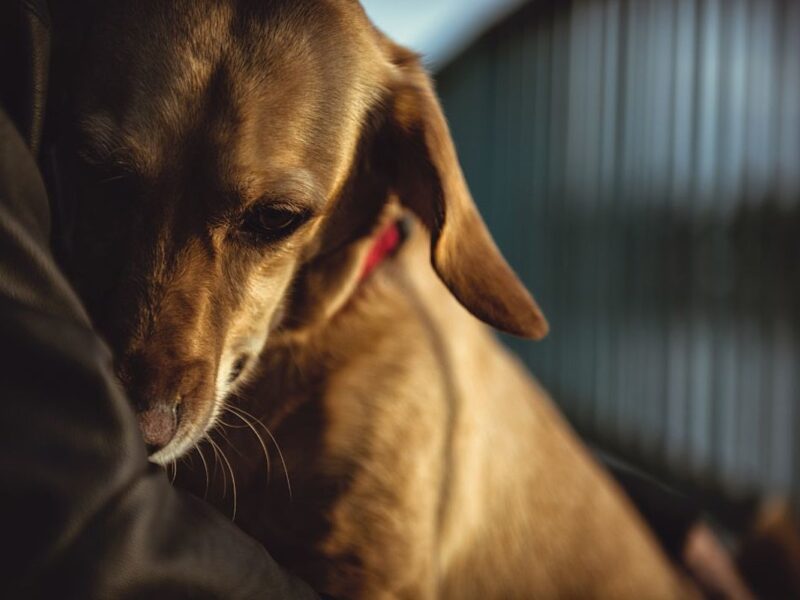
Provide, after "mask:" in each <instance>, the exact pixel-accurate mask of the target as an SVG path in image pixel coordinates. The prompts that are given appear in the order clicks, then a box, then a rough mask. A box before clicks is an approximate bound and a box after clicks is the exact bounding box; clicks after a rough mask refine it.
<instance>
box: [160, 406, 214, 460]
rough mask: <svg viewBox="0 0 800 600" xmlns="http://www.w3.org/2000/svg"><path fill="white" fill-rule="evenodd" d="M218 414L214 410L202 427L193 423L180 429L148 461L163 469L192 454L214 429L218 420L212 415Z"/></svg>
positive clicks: (188, 423)
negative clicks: (189, 453)
mask: <svg viewBox="0 0 800 600" xmlns="http://www.w3.org/2000/svg"><path fill="white" fill-rule="evenodd" d="M215 404H216V402H215ZM218 413H219V409H217V408H214V409H213V410H212V411H211V415H209V416H208V417H207V418H206V419H203V421H204V423H203V424H202V425H201V424H196V423H191V421H189V422H187V423H186V425H184V426H183V427H180V428H179V429H178V431H177V432H176V434H175V437H173V438H172V440H170V442H169V443H168V444H167V445H166V446H164V447H163V448H161V449H159V450H158V451H157V452H154V453H153V454H151V455H150V456H149V457H148V460H149V461H150V462H152V463H155V464H157V465H161V466H162V467H163V466H166V465H168V464H170V463H172V462H175V461H176V460H178V459H179V458H180V457H182V456H184V455H185V454H187V453H188V452H190V451H191V450H192V449H193V448H195V447H196V446H197V444H199V443H200V442H201V441H202V440H203V438H204V437H205V435H206V433H207V432H208V431H210V430H211V429H212V428H213V427H214V423H215V421H216V418H215V416H212V415H216V414H218Z"/></svg>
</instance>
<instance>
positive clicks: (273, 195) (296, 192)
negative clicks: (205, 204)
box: [244, 169, 325, 212]
mask: <svg viewBox="0 0 800 600" xmlns="http://www.w3.org/2000/svg"><path fill="white" fill-rule="evenodd" d="M259 188H261V189H260V193H258V194H255V195H254V194H253V191H252V190H251V191H250V193H246V194H244V196H245V197H250V198H252V200H250V201H248V202H247V204H252V203H254V202H271V201H272V202H282V203H285V204H290V205H292V206H294V207H296V208H298V209H302V210H310V211H312V212H317V211H319V210H321V209H322V208H323V207H324V206H325V194H324V193H323V192H322V190H321V189H320V187H319V185H317V182H316V180H315V179H314V177H313V176H312V175H311V173H309V172H308V171H306V170H303V169H298V170H296V171H292V172H290V173H286V174H283V175H281V176H280V177H277V178H275V179H274V180H271V181H270V182H269V183H268V184H266V185H264V186H259ZM254 196H255V197H254Z"/></svg>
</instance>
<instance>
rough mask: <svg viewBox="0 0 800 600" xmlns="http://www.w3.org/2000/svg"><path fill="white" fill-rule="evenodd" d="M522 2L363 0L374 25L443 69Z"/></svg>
mask: <svg viewBox="0 0 800 600" xmlns="http://www.w3.org/2000/svg"><path fill="white" fill-rule="evenodd" d="M523 1H524V0H362V2H361V3H362V4H363V5H364V8H365V9H366V11H367V14H369V16H370V18H372V20H373V22H374V23H375V24H376V25H377V26H378V27H379V28H380V29H382V30H383V31H384V32H385V33H386V34H388V35H389V37H391V38H392V39H394V40H395V41H397V42H399V43H401V44H403V45H405V46H408V47H409V48H411V49H413V50H415V51H417V52H419V53H421V54H422V55H423V57H424V60H425V64H426V65H428V66H429V67H430V68H432V69H434V70H435V69H436V68H438V67H441V66H443V65H444V64H446V63H447V61H448V60H450V59H451V58H453V57H455V55H456V54H458V52H459V51H460V50H463V49H464V48H465V47H466V46H468V45H469V43H470V42H471V41H473V40H474V39H475V38H477V37H478V36H480V34H481V33H483V32H484V31H486V30H487V29H488V28H489V27H491V26H492V25H493V24H495V23H496V22H498V21H499V20H500V19H502V18H503V17H504V16H506V15H507V14H509V13H510V12H511V11H512V10H514V8H516V7H517V6H519V5H521V4H522V3H523Z"/></svg>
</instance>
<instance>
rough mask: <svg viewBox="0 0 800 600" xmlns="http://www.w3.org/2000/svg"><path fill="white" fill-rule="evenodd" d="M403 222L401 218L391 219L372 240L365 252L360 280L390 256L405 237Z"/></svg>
mask: <svg viewBox="0 0 800 600" xmlns="http://www.w3.org/2000/svg"><path fill="white" fill-rule="evenodd" d="M405 229H406V227H405V223H404V221H402V220H398V221H392V223H391V224H390V225H389V226H388V227H386V229H384V230H383V231H382V232H381V233H380V234H379V235H378V236H377V237H376V238H375V239H374V240H373V242H372V247H371V248H370V249H369V252H368V253H367V258H366V260H365V261H364V266H363V267H362V268H361V278H360V281H364V280H365V279H366V278H367V277H369V276H370V274H371V273H372V272H373V271H374V270H375V269H376V268H378V266H379V265H380V264H381V263H382V262H383V261H384V260H386V259H387V258H389V257H390V256H392V255H393V254H394V253H395V252H397V249H398V248H400V245H401V244H402V243H403V240H404V239H405V236H406V232H405Z"/></svg>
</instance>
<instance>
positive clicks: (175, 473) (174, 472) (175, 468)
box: [169, 460, 178, 483]
mask: <svg viewBox="0 0 800 600" xmlns="http://www.w3.org/2000/svg"><path fill="white" fill-rule="evenodd" d="M171 465H172V478H170V480H169V482H170V483H175V478H176V477H177V476H178V463H177V462H176V461H174V460H173V461H172V463H171Z"/></svg>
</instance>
